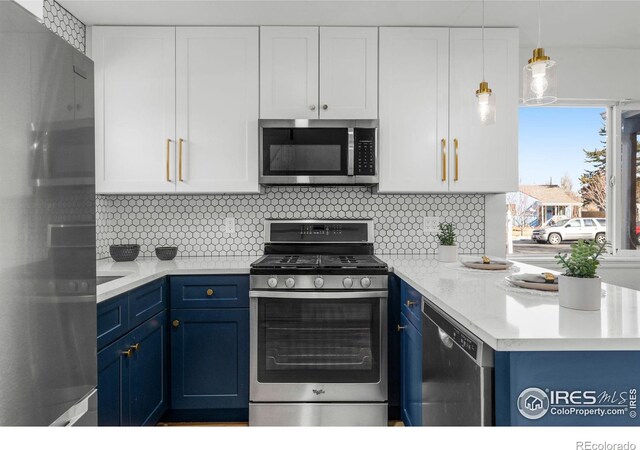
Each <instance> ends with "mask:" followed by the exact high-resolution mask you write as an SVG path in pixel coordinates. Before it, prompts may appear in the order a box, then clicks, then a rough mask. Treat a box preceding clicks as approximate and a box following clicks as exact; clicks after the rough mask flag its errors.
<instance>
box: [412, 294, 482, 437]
mask: <svg viewBox="0 0 640 450" xmlns="http://www.w3.org/2000/svg"><path fill="white" fill-rule="evenodd" d="M422 314H423V317H422V424H423V425H430V426H447V425H457V426H465V425H466V426H472V425H482V426H486V425H493V423H494V414H493V360H494V350H493V349H492V348H491V347H489V346H488V345H487V344H485V343H484V342H483V341H481V340H480V339H479V338H478V337H477V336H475V335H474V334H473V333H471V332H470V331H469V330H467V329H465V328H464V327H463V326H462V325H460V324H459V323H458V322H456V321H455V320H454V319H452V318H451V317H450V316H448V315H447V314H445V313H444V312H443V311H442V310H440V309H439V308H438V307H436V306H435V305H434V304H433V303H431V302H430V301H429V300H427V299H426V298H424V297H423V298H422Z"/></svg>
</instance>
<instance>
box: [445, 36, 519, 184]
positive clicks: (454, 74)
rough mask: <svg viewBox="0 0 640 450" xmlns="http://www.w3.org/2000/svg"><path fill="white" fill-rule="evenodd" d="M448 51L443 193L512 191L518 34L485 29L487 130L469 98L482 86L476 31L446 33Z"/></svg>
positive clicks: (515, 155) (515, 171) (515, 170)
mask: <svg viewBox="0 0 640 450" xmlns="http://www.w3.org/2000/svg"><path fill="white" fill-rule="evenodd" d="M450 47H451V48H450V66H449V67H450V93H451V94H450V104H449V141H450V143H449V157H450V164H449V169H450V170H449V190H450V191H452V192H509V191H517V190H518V86H519V75H520V71H519V67H518V64H519V61H518V30H517V29H486V30H485V58H486V61H485V79H486V81H487V82H488V83H489V87H490V88H491V89H492V91H493V93H494V95H495V97H496V122H495V123H494V124H492V125H486V126H483V125H482V124H481V123H480V120H479V119H478V113H477V101H476V97H475V94H474V93H475V91H476V89H478V85H479V83H480V81H482V31H481V30H480V29H451V37H450ZM456 143H457V147H458V149H457V152H456ZM456 167H457V170H456ZM456 172H457V176H456Z"/></svg>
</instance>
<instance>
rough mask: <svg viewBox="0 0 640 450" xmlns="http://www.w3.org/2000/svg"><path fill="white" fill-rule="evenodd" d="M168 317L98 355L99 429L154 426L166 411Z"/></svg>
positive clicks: (149, 322)
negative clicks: (102, 427) (104, 427)
mask: <svg viewBox="0 0 640 450" xmlns="http://www.w3.org/2000/svg"><path fill="white" fill-rule="evenodd" d="M166 317H167V313H166V312H165V311H162V312H160V313H158V314H157V315H155V316H153V317H152V318H150V319H148V320H147V321H146V322H144V323H143V324H141V325H140V326H139V327H137V328H135V329H134V330H132V331H130V332H129V333H127V334H126V335H125V336H123V337H122V338H120V339H118V340H117V341H115V342H114V343H112V344H110V345H108V346H107V347H105V348H103V349H102V350H100V351H99V352H98V425H100V426H125V425H155V423H156V422H157V421H158V419H159V418H160V416H161V415H162V414H163V413H164V412H165V410H166V409H167V405H168V402H167V388H168V384H167V374H168V359H167V336H166V330H167V327H166Z"/></svg>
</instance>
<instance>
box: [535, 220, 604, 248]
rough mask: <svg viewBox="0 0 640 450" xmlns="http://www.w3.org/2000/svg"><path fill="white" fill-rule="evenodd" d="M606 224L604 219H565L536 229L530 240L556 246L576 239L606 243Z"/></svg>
mask: <svg viewBox="0 0 640 450" xmlns="http://www.w3.org/2000/svg"><path fill="white" fill-rule="evenodd" d="M606 231H607V223H606V220H605V219H590V218H588V219H566V220H561V221H559V222H557V223H555V224H552V225H546V226H544V227H540V228H536V229H535V230H533V233H532V234H531V239H533V240H534V241H536V242H538V243H546V242H548V243H549V244H553V245H558V244H560V243H561V242H563V241H577V240H578V239H584V240H595V241H596V242H597V243H598V244H602V243H604V242H606V240H607V236H606V234H605V233H606Z"/></svg>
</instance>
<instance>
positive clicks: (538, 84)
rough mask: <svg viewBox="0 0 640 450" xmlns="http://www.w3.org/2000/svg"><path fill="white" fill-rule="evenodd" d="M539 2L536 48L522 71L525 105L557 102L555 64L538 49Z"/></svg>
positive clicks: (539, 4) (539, 3)
mask: <svg viewBox="0 0 640 450" xmlns="http://www.w3.org/2000/svg"><path fill="white" fill-rule="evenodd" d="M540 16H541V0H538V46H537V48H535V49H534V50H533V57H532V58H531V59H530V60H529V63H528V64H527V65H526V66H524V68H523V69H522V101H523V103H524V104H525V105H548V104H550V103H553V102H555V101H557V100H558V94H557V89H558V85H557V78H556V62H555V61H554V60H552V59H551V58H549V57H548V56H547V55H545V53H544V48H542V47H540V22H541V17H540Z"/></svg>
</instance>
